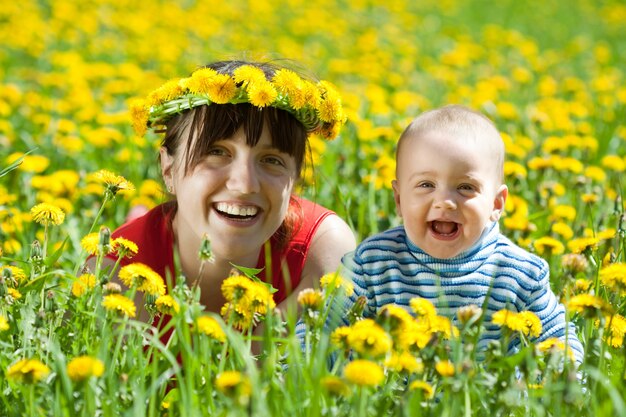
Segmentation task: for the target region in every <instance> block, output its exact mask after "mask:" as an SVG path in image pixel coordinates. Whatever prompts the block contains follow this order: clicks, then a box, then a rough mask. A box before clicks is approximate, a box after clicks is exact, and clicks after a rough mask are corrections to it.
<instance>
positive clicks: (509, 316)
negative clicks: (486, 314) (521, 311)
mask: <svg viewBox="0 0 626 417" xmlns="http://www.w3.org/2000/svg"><path fill="white" fill-rule="evenodd" d="M491 321H492V322H493V324H496V325H498V326H500V327H506V328H508V329H510V330H512V331H514V332H518V331H522V330H523V329H524V325H525V323H524V322H523V321H522V320H520V319H519V317H518V315H517V313H515V312H514V311H510V310H506V309H503V310H500V311H497V312H495V313H493V316H491Z"/></svg>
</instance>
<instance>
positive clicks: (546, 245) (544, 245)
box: [533, 236, 565, 255]
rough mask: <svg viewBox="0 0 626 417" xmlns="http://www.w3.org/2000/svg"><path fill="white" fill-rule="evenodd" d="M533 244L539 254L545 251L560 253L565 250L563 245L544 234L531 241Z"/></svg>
mask: <svg viewBox="0 0 626 417" xmlns="http://www.w3.org/2000/svg"><path fill="white" fill-rule="evenodd" d="M533 246H534V247H535V249H536V250H537V253H538V254H539V255H543V254H544V253H547V254H548V255H560V254H562V253H563V252H565V246H564V245H563V244H562V243H561V242H560V241H558V240H556V239H554V238H552V237H550V236H544V237H541V238H539V239H537V240H535V241H534V242H533Z"/></svg>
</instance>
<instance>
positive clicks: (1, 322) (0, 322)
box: [0, 314, 9, 332]
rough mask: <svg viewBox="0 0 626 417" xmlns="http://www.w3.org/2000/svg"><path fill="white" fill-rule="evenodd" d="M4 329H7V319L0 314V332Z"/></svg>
mask: <svg viewBox="0 0 626 417" xmlns="http://www.w3.org/2000/svg"><path fill="white" fill-rule="evenodd" d="M6 330H9V321H8V320H7V318H6V317H4V316H3V315H2V314H0V332H4V331H6Z"/></svg>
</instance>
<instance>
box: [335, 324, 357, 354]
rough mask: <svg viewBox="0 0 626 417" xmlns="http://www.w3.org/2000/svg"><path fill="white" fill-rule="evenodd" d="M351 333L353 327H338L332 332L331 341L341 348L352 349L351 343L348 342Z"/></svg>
mask: <svg viewBox="0 0 626 417" xmlns="http://www.w3.org/2000/svg"><path fill="white" fill-rule="evenodd" d="M350 333H352V328H350V327H348V326H340V327H337V328H336V329H335V330H333V332H332V333H331V334H330V341H331V343H332V344H333V345H334V346H337V347H338V348H340V349H344V350H348V349H350V344H349V343H348V337H349V336H350Z"/></svg>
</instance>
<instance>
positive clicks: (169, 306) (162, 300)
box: [154, 295, 180, 315]
mask: <svg viewBox="0 0 626 417" xmlns="http://www.w3.org/2000/svg"><path fill="white" fill-rule="evenodd" d="M154 304H155V305H156V308H157V310H158V311H159V313H161V314H169V315H174V314H176V313H178V312H179V311H180V306H179V305H178V302H176V300H175V299H174V297H172V296H171V295H162V296H160V297H159V298H157V299H156V301H155V302H154Z"/></svg>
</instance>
